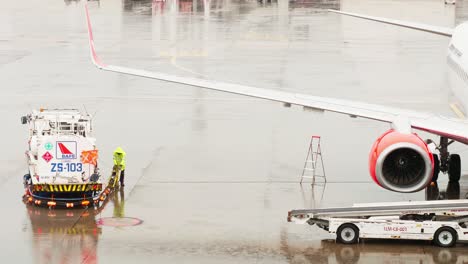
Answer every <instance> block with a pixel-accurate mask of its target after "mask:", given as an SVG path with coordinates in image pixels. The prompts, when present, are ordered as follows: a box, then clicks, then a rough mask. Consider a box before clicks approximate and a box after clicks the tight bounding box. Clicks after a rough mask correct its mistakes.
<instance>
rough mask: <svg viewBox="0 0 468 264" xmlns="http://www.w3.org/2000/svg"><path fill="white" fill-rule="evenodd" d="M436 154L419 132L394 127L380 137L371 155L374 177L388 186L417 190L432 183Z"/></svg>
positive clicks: (377, 181) (408, 190)
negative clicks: (404, 130) (402, 130)
mask: <svg viewBox="0 0 468 264" xmlns="http://www.w3.org/2000/svg"><path fill="white" fill-rule="evenodd" d="M433 170H434V157H433V156H432V153H431V152H430V151H429V149H428V147H427V144H426V143H425V142H424V141H423V140H422V139H421V138H420V137H419V136H418V135H416V134H402V133H399V132H397V131H395V130H393V129H391V130H389V131H387V132H386V133H385V134H383V135H382V136H380V137H379V138H378V139H377V141H376V142H375V143H374V145H373V146H372V149H371V152H370V154H369V172H370V175H371V177H372V179H373V180H374V181H375V182H376V183H377V184H378V185H380V186H382V187H383V188H385V189H388V190H392V191H396V192H417V191H419V190H421V189H423V188H425V187H426V186H427V185H428V184H430V183H431V180H432V175H433Z"/></svg>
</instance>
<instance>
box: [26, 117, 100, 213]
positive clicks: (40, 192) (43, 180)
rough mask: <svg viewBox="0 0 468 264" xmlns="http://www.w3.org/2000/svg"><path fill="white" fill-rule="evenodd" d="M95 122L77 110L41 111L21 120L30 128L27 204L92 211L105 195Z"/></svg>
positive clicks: (27, 152) (27, 157)
mask: <svg viewBox="0 0 468 264" xmlns="http://www.w3.org/2000/svg"><path fill="white" fill-rule="evenodd" d="M91 121H92V118H91V116H90V115H89V114H87V113H82V112H80V111H79V110H77V109H39V110H33V111H32V112H31V113H30V114H28V115H26V116H22V117H21V123H22V124H25V125H28V126H29V139H28V149H27V150H26V153H25V154H26V161H27V164H28V168H29V172H28V173H27V174H26V175H24V177H23V183H24V187H25V195H24V197H23V198H24V200H25V202H26V203H29V204H33V205H37V206H45V207H49V208H52V207H64V208H74V207H79V208H82V207H88V206H91V205H96V204H98V203H99V194H100V192H101V191H102V183H101V179H100V178H101V177H100V174H99V168H98V150H97V148H96V140H95V138H94V137H93V136H92V124H91Z"/></svg>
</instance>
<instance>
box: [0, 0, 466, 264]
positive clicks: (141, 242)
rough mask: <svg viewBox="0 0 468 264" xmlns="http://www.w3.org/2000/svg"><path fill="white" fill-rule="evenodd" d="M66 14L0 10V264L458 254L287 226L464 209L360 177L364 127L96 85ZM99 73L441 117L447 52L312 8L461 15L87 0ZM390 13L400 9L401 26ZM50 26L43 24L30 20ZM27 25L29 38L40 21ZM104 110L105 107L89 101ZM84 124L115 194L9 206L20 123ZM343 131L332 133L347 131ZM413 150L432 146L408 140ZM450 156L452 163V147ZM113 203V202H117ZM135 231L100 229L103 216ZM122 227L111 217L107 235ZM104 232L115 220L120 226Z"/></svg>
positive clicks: (177, 93) (393, 5)
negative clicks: (112, 177)
mask: <svg viewBox="0 0 468 264" xmlns="http://www.w3.org/2000/svg"><path fill="white" fill-rule="evenodd" d="M81 4H82V2H80V1H68V0H66V1H54V0H45V1H44V0H31V1H7V2H4V3H2V8H1V9H0V22H1V23H2V26H1V27H0V35H1V39H0V83H2V86H1V88H0V101H1V104H0V113H2V115H0V119H1V120H2V121H3V122H2V123H3V124H8V125H7V126H6V129H4V130H3V131H2V135H3V138H4V139H7V140H4V141H3V142H2V147H3V148H2V149H3V150H4V151H2V152H0V168H2V170H0V199H1V201H8V202H5V203H4V204H3V207H2V215H3V216H2V218H1V220H0V223H1V226H2V227H3V230H2V231H3V233H2V237H3V240H0V248H1V250H0V257H1V258H2V259H8V260H15V261H16V262H18V263H94V262H100V263H129V262H136V263H154V262H162V263H169V262H173V263H262V262H263V263H352V262H356V261H357V260H359V261H360V262H371V263H373V262H380V261H381V260H382V259H383V258H384V259H385V260H386V261H388V262H391V263H402V262H404V263H421V262H422V263H427V262H428V263H430V262H435V263H447V262H449V263H450V262H453V260H454V259H458V262H463V261H465V259H464V258H466V257H465V254H464V251H466V250H465V248H466V245H463V244H460V245H457V247H455V248H454V249H439V248H435V247H433V246H432V245H430V244H428V243H421V242H416V243H410V242H402V241H365V242H364V243H362V244H359V245H356V246H351V247H350V246H343V245H339V244H335V243H334V240H333V238H334V237H333V236H332V235H330V234H327V233H326V232H324V231H323V230H320V229H318V228H316V227H314V226H312V227H310V226H305V225H304V226H301V225H293V224H288V223H287V222H286V214H287V211H289V210H291V209H296V208H311V207H331V206H347V205H351V204H353V203H360V202H361V203H362V202H385V201H404V200H424V199H432V200H435V199H459V198H465V197H466V194H467V191H466V186H468V183H467V182H466V179H464V180H463V181H462V182H461V184H460V185H459V186H458V185H453V184H449V183H447V182H446V177H444V176H443V175H441V176H440V179H441V180H440V182H439V184H438V185H437V186H436V185H434V186H431V187H430V188H429V189H428V190H426V192H419V193H415V194H399V193H391V192H388V191H385V190H383V189H381V188H379V187H378V186H376V185H375V184H374V183H372V182H371V180H370V179H369V177H368V176H367V174H368V173H367V155H368V151H369V149H370V147H371V145H372V143H373V141H374V140H375V139H376V138H377V137H378V136H379V135H380V134H381V133H383V132H384V131H386V130H387V129H388V126H387V125H382V124H377V123H374V122H372V121H366V120H359V119H350V118H348V117H343V116H340V115H336V114H325V115H320V114H316V113H310V112H303V111H302V110H301V109H296V108H294V107H292V108H283V107H281V106H280V105H277V104H275V103H270V102H264V101H259V100H254V99H249V98H244V97H240V96H233V95H226V94H220V93H212V92H207V91H203V90H199V89H193V88H182V87H179V86H177V85H172V84H167V83H160V82H154V81H149V80H143V79H137V78H133V77H126V76H120V75H116V74H111V73H105V72H98V71H97V70H96V69H94V68H93V67H92V66H91V64H90V62H89V59H88V50H87V39H86V34H85V27H84V21H83V9H82V6H81ZM89 6H90V12H91V16H92V19H93V26H94V29H95V38H96V45H97V47H98V50H99V52H100V53H101V54H102V57H103V59H104V60H105V61H108V62H109V63H116V64H117V63H118V64H123V65H129V66H135V67H141V68H147V69H152V70H158V71H162V72H167V73H174V74H178V75H184V76H199V77H200V76H201V77H205V78H210V79H216V80H223V81H231V82H235V83H242V84H248V85H255V86H259V87H268V88H271V89H283V90H289V91H297V92H301V93H307V94H312V95H322V96H330V97H340V98H347V99H356V100H360V101H365V102H373V103H379V104H388V105H394V106H400V107H406V108H412V109H416V110H425V111H436V112H438V113H442V114H446V115H450V114H451V112H450V107H449V106H448V97H449V96H448V93H449V91H448V82H447V80H446V66H445V54H446V48H447V44H448V40H447V39H445V38H441V37H438V36H432V35H427V34H424V33H421V32H418V33H415V32H413V31H409V30H401V29H395V28H392V27H387V26H382V25H376V24H372V23H369V22H363V21H359V20H355V19H352V18H344V17H340V16H338V15H336V14H328V13H326V12H324V11H323V9H326V8H341V9H344V10H349V11H355V12H363V13H367V14H372V15H381V16H388V17H392V18H396V19H405V20H415V21H420V22H425V23H430V24H434V25H440V26H449V27H450V26H453V25H454V24H456V23H459V22H460V21H461V20H463V19H464V18H465V17H466V16H467V14H468V11H466V6H467V4H466V1H457V4H456V5H455V6H444V5H443V4H442V2H441V1H431V0H423V1H390V0H388V1H387V0H382V1H377V2H376V1H372V0H363V1H358V2H356V1H347V0H342V1H337V0H334V1H323V0H314V1H303V0H297V1H282V0H278V1H271V2H268V1H256V0H254V1H231V0H216V1H202V0H192V1H186V0H180V1H176V0H167V1H156V0H154V1H128V0H125V1H112V0H100V1H89ZM401 10H405V12H401ZM45 16H47V18H48V19H44V17H45ZM39 22H41V23H39ZM109 95H110V96H116V97H119V98H117V99H111V98H107V99H103V98H99V97H98V96H109ZM83 105H85V106H86V108H87V109H88V110H89V111H90V112H92V113H94V112H96V115H95V120H94V124H95V135H96V137H97V144H98V146H99V151H100V155H101V160H100V161H99V162H100V163H99V164H100V165H101V168H102V172H103V175H107V174H108V173H109V171H110V168H111V167H112V164H111V162H112V158H111V157H112V151H113V149H114V148H115V147H116V146H117V145H119V146H122V147H123V148H124V149H125V150H126V151H127V154H128V159H127V163H128V165H127V166H128V168H127V170H128V172H127V173H126V174H127V175H128V176H126V180H127V181H128V182H127V183H126V187H125V188H126V189H125V193H123V192H118V193H115V197H114V196H112V198H113V199H112V200H111V201H109V203H108V204H107V205H106V206H105V207H104V208H103V210H100V211H90V210H74V211H49V210H44V209H38V208H29V207H25V206H24V205H23V204H22V203H21V194H22V185H21V177H22V175H23V174H24V171H25V168H26V164H25V163H24V158H23V153H24V148H25V147H26V144H25V142H24V140H25V139H26V138H27V137H26V134H27V131H25V130H24V129H25V128H24V127H22V126H20V124H19V122H18V119H19V117H20V116H21V115H23V114H25V113H27V112H28V111H29V110H30V108H37V107H41V106H47V107H62V108H63V107H78V108H81V107H82V106H83ZM344 130H345V131H344ZM311 134H318V135H321V136H322V139H323V152H324V162H325V167H326V172H327V180H328V183H327V184H326V185H316V186H311V185H309V184H304V185H302V186H300V185H299V184H298V182H299V178H300V177H299V175H300V173H301V171H302V165H303V162H304V159H305V155H306V153H307V148H308V143H309V140H310V135H311ZM421 136H422V137H424V138H425V137H430V135H427V134H424V133H421ZM451 146H453V148H452V149H451V150H450V151H451V152H453V153H456V152H460V154H461V155H462V160H464V159H466V158H468V157H466V156H467V155H466V151H464V150H466V149H465V147H464V146H462V145H457V144H453V145H451ZM124 203H125V204H124ZM124 217H132V218H138V219H142V220H143V221H144V222H143V224H141V225H135V226H122V225H120V226H119V225H117V226H115V225H114V226H108V225H101V224H102V223H103V221H102V219H108V218H112V219H124ZM121 221H122V222H120V223H123V221H124V220H121ZM114 223H119V221H118V220H116V221H114Z"/></svg>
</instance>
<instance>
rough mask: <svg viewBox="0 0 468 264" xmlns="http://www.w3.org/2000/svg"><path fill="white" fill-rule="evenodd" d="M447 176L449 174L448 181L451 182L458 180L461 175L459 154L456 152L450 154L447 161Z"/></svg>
mask: <svg viewBox="0 0 468 264" xmlns="http://www.w3.org/2000/svg"><path fill="white" fill-rule="evenodd" d="M448 176H449V181H451V182H458V181H460V176H461V160H460V155H458V154H452V155H450V157H449V162H448Z"/></svg>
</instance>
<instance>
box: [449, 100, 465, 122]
mask: <svg viewBox="0 0 468 264" xmlns="http://www.w3.org/2000/svg"><path fill="white" fill-rule="evenodd" d="M450 108H451V109H452V111H453V112H454V113H455V114H456V115H457V116H458V117H459V118H461V119H465V114H463V111H461V110H460V108H459V107H458V105H457V104H455V103H451V104H450Z"/></svg>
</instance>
